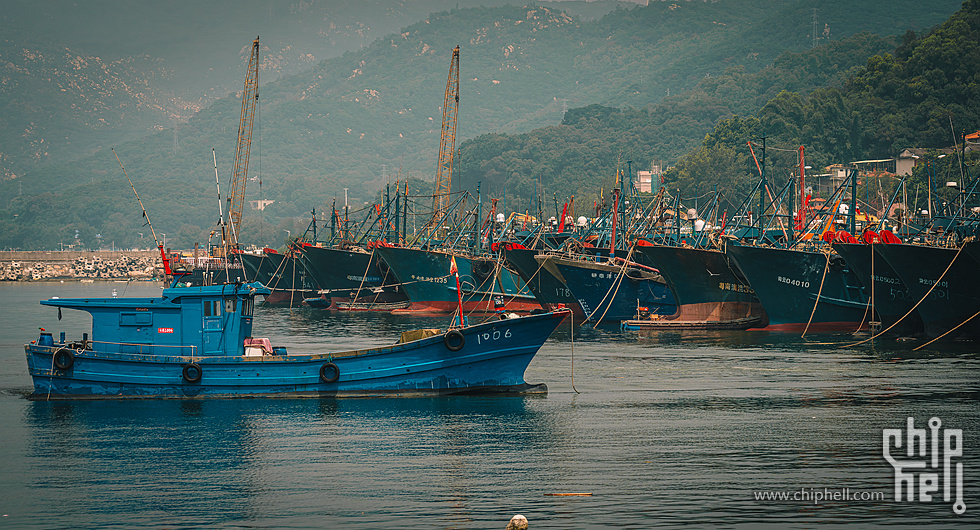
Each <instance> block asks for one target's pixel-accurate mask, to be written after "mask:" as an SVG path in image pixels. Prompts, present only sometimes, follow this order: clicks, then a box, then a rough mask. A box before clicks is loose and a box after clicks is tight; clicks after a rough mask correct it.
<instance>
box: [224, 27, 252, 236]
mask: <svg viewBox="0 0 980 530" xmlns="http://www.w3.org/2000/svg"><path fill="white" fill-rule="evenodd" d="M258 101H259V38H258V37H255V40H254V41H252V54H251V57H250V58H249V61H248V70H246V72H245V87H244V88H243V89H242V115H241V121H240V123H239V125H238V148H237V150H236V153H235V171H234V173H232V176H231V194H230V195H229V196H228V218H229V220H230V221H231V238H230V241H231V246H232V248H238V233H239V232H238V229H239V227H240V226H241V223H242V210H243V208H244V205H245V182H246V174H247V173H248V156H249V153H250V152H251V149H252V126H253V123H254V121H255V108H256V104H257V103H258Z"/></svg>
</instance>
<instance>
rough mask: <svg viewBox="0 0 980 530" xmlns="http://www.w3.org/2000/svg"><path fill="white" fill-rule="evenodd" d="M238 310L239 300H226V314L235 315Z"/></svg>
mask: <svg viewBox="0 0 980 530" xmlns="http://www.w3.org/2000/svg"><path fill="white" fill-rule="evenodd" d="M236 309H238V299H237V298H225V313H234V312H235V310H236Z"/></svg>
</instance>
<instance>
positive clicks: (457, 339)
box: [442, 329, 466, 351]
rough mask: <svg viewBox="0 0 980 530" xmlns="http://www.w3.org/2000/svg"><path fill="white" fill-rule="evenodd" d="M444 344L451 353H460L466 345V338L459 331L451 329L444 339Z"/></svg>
mask: <svg viewBox="0 0 980 530" xmlns="http://www.w3.org/2000/svg"><path fill="white" fill-rule="evenodd" d="M442 342H443V344H445V345H446V349H448V350H449V351H459V350H462V349H463V346H465V345H466V337H464V336H463V334H462V333H460V331H459V330H456V329H451V330H449V331H447V332H446V334H445V335H444V336H443V337H442Z"/></svg>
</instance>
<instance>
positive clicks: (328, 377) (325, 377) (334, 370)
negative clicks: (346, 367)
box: [320, 363, 340, 383]
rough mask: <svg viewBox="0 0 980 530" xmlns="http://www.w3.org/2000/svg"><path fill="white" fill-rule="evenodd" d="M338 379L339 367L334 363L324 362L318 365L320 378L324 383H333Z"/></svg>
mask: <svg viewBox="0 0 980 530" xmlns="http://www.w3.org/2000/svg"><path fill="white" fill-rule="evenodd" d="M338 379H340V367H339V366H337V365H336V364H334V363H326V364H324V365H323V366H321V367H320V380H321V381H323V382H324V383H334V382H336V381H337V380H338Z"/></svg>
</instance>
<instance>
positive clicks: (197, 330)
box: [41, 283, 271, 356]
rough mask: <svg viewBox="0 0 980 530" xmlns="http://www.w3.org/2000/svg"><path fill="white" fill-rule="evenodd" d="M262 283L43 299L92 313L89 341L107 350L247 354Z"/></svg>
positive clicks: (60, 305) (264, 293)
mask: <svg viewBox="0 0 980 530" xmlns="http://www.w3.org/2000/svg"><path fill="white" fill-rule="evenodd" d="M270 292H271V291H269V289H267V288H266V287H264V286H262V284H259V283H252V284H222V285H208V286H198V287H174V288H169V289H164V290H163V295H162V296H161V297H160V298H67V299H58V298H52V299H50V300H43V301H42V302H41V304H43V305H47V306H53V307H58V308H67V309H79V310H81V311H87V312H89V313H90V314H91V315H92V338H91V343H97V344H98V345H99V347H98V348H97V349H98V350H100V351H105V352H109V353H141V354H152V355H175V356H177V355H182V356H188V355H193V356H221V355H233V356H236V355H243V354H244V352H245V339H246V338H250V337H251V334H252V312H253V309H254V307H255V295H257V294H261V295H268V294H269V293H270Z"/></svg>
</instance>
